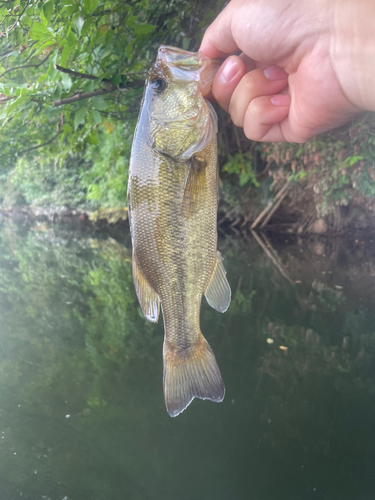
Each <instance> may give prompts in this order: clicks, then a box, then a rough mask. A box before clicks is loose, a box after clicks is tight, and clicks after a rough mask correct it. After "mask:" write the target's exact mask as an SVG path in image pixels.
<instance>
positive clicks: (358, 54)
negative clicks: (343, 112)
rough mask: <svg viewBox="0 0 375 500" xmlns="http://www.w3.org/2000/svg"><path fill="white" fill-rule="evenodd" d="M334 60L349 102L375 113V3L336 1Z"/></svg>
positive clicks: (332, 45) (332, 48) (353, 0)
mask: <svg viewBox="0 0 375 500" xmlns="http://www.w3.org/2000/svg"><path fill="white" fill-rule="evenodd" d="M332 30H333V36H332V42H331V57H332V63H333V66H334V69H335V71H336V74H337V78H338V80H339V82H340V85H341V87H342V90H343V91H344V93H345V95H346V96H347V98H348V99H349V100H350V101H351V102H352V103H353V104H354V105H356V106H358V107H359V108H361V109H364V110H369V111H375V0H335V3H334V15H333V27H332Z"/></svg>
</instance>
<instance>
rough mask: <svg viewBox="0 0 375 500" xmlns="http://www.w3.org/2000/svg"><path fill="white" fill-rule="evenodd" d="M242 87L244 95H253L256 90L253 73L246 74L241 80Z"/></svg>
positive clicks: (255, 80)
mask: <svg viewBox="0 0 375 500" xmlns="http://www.w3.org/2000/svg"><path fill="white" fill-rule="evenodd" d="M242 85H243V87H244V90H245V92H246V93H248V94H250V95H252V94H254V92H255V90H256V88H257V79H256V77H255V75H254V71H250V72H249V73H246V75H245V76H244V77H243V78H242Z"/></svg>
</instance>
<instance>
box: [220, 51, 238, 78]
mask: <svg viewBox="0 0 375 500" xmlns="http://www.w3.org/2000/svg"><path fill="white" fill-rule="evenodd" d="M237 72H238V66H237V61H236V60H235V59H233V58H232V57H229V58H228V59H227V60H226V61H225V63H224V65H223V66H222V68H221V71H220V74H219V80H220V81H221V82H223V83H228V82H230V81H231V80H233V78H234V77H235V76H236V74H237Z"/></svg>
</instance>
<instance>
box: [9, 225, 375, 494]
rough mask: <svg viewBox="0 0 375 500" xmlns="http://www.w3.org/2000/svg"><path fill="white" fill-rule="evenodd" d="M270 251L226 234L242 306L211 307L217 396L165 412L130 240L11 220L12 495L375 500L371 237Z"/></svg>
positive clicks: (158, 328)
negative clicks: (217, 400)
mask: <svg viewBox="0 0 375 500" xmlns="http://www.w3.org/2000/svg"><path fill="white" fill-rule="evenodd" d="M112 236H115V235H112ZM262 241H263V243H264V246H265V248H267V249H268V250H269V251H270V252H271V253H272V255H273V256H274V258H275V261H273V260H272V259H271V258H270V256H269V255H268V254H267V253H266V252H265V249H264V248H263V247H262V246H260V245H259V244H258V242H257V241H256V240H254V238H251V237H249V238H247V239H243V240H241V241H240V240H229V239H228V240H222V241H220V242H219V247H220V250H221V251H222V253H223V255H224V257H225V265H226V268H227V271H228V278H229V281H230V283H231V286H232V291H233V301H232V304H231V306H230V308H229V310H228V312H227V313H225V314H224V315H221V314H219V313H217V312H216V311H214V310H212V309H210V308H209V306H208V305H207V304H206V303H205V301H203V302H204V304H203V307H202V313H201V323H202V324H201V327H202V331H203V333H204V335H205V336H206V338H207V339H208V341H209V342H210V344H211V346H212V348H213V350H214V352H215V353H216V356H217V359H218V362H219V365H220V368H221V371H222V374H223V377H224V380H225V383H226V397H225V400H224V402H223V403H221V404H213V403H209V402H202V401H194V402H193V403H192V404H191V406H190V407H189V408H188V409H187V410H186V411H185V412H184V413H183V414H182V415H181V416H179V417H178V418H176V419H171V418H170V417H169V416H168V415H167V413H166V411H165V407H164V401H163V394H162V355H161V349H162V341H163V338H162V337H163V328H162V324H159V325H151V324H150V323H148V322H147V321H146V320H145V319H144V318H143V317H142V314H141V311H140V309H139V307H138V304H137V301H136V297H135V293H134V289H133V285H132V275H131V253H130V247H129V235H128V234H125V235H120V237H119V238H118V239H117V238H116V239H113V238H112V237H106V235H104V234H102V235H101V238H100V239H97V238H93V237H92V235H91V236H90V235H88V234H86V235H84V234H82V233H79V232H77V231H66V230H64V229H63V228H51V227H48V226H37V227H34V228H30V227H28V228H20V227H17V226H15V225H13V224H11V223H10V222H3V223H2V225H1V226H0V331H1V336H0V381H1V383H0V498H1V500H8V499H9V500H10V499H11V500H13V499H15V498H23V499H28V500H42V499H45V500H47V499H50V500H63V499H64V498H65V499H66V500H84V499H90V500H118V499H120V498H121V499H122V498H124V499H125V498H126V499H127V500H128V499H129V500H148V499H152V500H158V499H163V500H172V499H173V500H211V499H212V500H229V499H231V500H245V499H251V500H275V499H278V500H310V499H311V500H315V499H319V500H323V499H324V500H354V499H355V500H370V499H373V492H374V487H375V476H374V470H375V431H374V421H375V397H374V394H375V383H374V380H375V310H374V307H373V304H374V299H375V286H374V285H375V255H374V252H373V249H372V242H367V243H366V242H361V241H344V240H338V239H336V240H321V239H313V240H293V241H292V240H287V241H285V238H283V240H272V239H271V240H269V241H267V240H266V239H263V240H262ZM280 267H281V269H282V272H283V273H284V274H285V275H286V276H283V274H282V273H281V271H280ZM21 493H22V496H21Z"/></svg>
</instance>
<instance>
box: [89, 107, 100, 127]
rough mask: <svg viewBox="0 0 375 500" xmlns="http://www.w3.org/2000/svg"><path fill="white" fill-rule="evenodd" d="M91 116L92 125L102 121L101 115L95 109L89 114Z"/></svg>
mask: <svg viewBox="0 0 375 500" xmlns="http://www.w3.org/2000/svg"><path fill="white" fill-rule="evenodd" d="M90 115H91V120H92V121H93V123H94V125H97V124H98V123H100V122H101V121H102V115H101V114H100V113H99V111H96V109H93V110H92V111H91V113H90Z"/></svg>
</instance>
